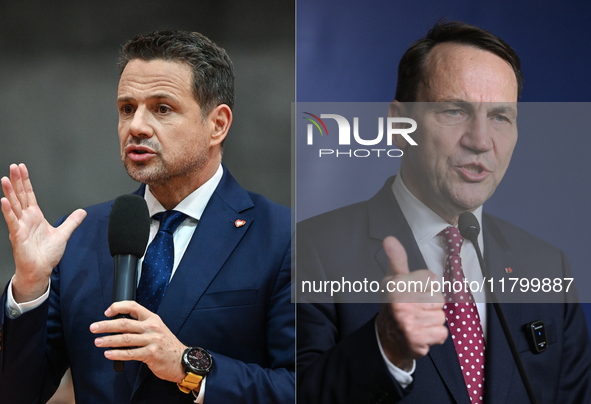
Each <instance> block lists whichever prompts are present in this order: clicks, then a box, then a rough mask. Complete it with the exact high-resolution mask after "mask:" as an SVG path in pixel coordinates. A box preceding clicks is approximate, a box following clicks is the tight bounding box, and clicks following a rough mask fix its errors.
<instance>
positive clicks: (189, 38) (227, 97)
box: [118, 30, 234, 117]
mask: <svg viewBox="0 0 591 404" xmlns="http://www.w3.org/2000/svg"><path fill="white" fill-rule="evenodd" d="M133 59H141V60H145V61H150V60H156V59H162V60H166V61H172V62H183V63H186V64H188V65H189V66H190V67H191V68H192V69H193V96H194V97H195V99H196V100H197V102H198V103H199V106H200V107H201V112H202V115H203V117H206V116H207V115H208V114H209V113H210V112H211V110H212V109H213V108H215V107H217V106H218V105H220V104H227V105H228V106H229V107H230V109H232V108H233V106H234V71H233V66H232V61H231V60H230V58H229V57H228V54H227V53H226V51H225V50H224V49H223V48H220V47H219V46H217V45H216V44H215V43H213V42H212V41H211V40H210V39H209V38H207V37H205V36H203V35H201V34H200V33H198V32H188V31H173V30H165V31H154V32H150V33H148V34H140V35H137V36H136V37H135V38H133V39H132V40H130V41H128V42H127V43H126V44H125V45H123V48H122V49H121V54H120V56H119V63H118V67H119V74H121V73H123V69H125V66H127V63H129V62H130V61H131V60H133Z"/></svg>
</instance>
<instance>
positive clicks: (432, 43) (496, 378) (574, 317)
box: [296, 23, 591, 404]
mask: <svg viewBox="0 0 591 404" xmlns="http://www.w3.org/2000/svg"><path fill="white" fill-rule="evenodd" d="M398 74H399V76H398V88H397V93H396V100H397V101H394V102H393V103H392V104H391V107H390V115H391V116H404V117H410V118H413V119H415V120H416V122H417V131H416V132H415V133H413V135H412V137H413V139H414V140H415V141H416V143H417V144H418V146H411V145H410V144H409V143H408V142H407V140H406V139H404V138H403V137H401V136H397V135H395V137H394V139H393V140H394V143H395V144H396V145H397V146H398V147H399V148H400V149H401V150H403V151H404V155H403V157H402V161H401V168H400V172H399V174H398V175H397V176H396V177H392V178H390V179H389V180H388V181H387V182H386V184H385V185H384V187H383V188H382V189H381V190H380V191H379V192H378V193H377V194H376V195H375V196H374V197H373V198H372V199H370V200H369V201H366V202H362V203H358V204H355V205H351V206H348V207H344V208H341V209H338V210H336V211H333V212H329V213H326V214H323V215H320V216H318V217H315V218H312V219H309V220H306V221H304V222H302V223H298V225H297V257H296V264H297V267H296V268H297V280H298V284H297V287H298V291H299V292H300V295H299V296H298V298H299V300H298V302H302V301H305V302H310V301H315V302H316V303H298V334H297V335H298V337H297V339H298V342H297V346H298V402H301V403H386V402H404V403H430V402H433V403H477V402H479V403H482V402H486V403H495V404H496V403H518V402H519V403H522V402H529V399H528V395H527V393H526V388H525V387H524V383H523V382H522V380H521V378H520V375H519V372H518V370H517V366H516V364H515V361H514V359H513V357H512V355H511V352H510V348H509V344H508V342H507V340H506V339H505V335H504V333H503V331H502V329H501V324H500V320H499V316H498V315H497V313H496V311H495V310H493V309H492V306H491V304H490V300H489V301H488V303H487V301H486V298H485V296H484V295H483V293H482V292H480V293H478V291H474V292H473V293H463V292H460V293H457V294H455V293H454V294H452V293H451V292H449V291H448V292H447V293H445V294H443V293H439V291H438V290H430V289H425V290H423V291H420V290H419V291H416V292H415V291H408V290H406V291H403V292H398V291H393V289H392V290H390V293H388V294H387V296H386V297H385V298H386V299H387V300H386V301H385V302H382V303H381V304H380V303H379V302H378V300H379V296H378V294H377V293H365V295H364V294H363V293H349V294H346V293H337V294H336V295H333V296H330V293H325V294H321V293H318V294H316V295H315V293H314V292H312V291H311V289H308V290H307V291H306V290H302V289H303V286H302V285H303V283H301V281H302V280H314V281H316V282H317V283H316V284H315V287H316V289H317V290H320V289H321V288H320V285H327V284H330V282H332V281H341V280H342V281H349V282H350V283H351V284H352V283H353V282H354V281H363V280H368V281H369V282H372V281H379V280H382V287H381V288H380V289H385V287H386V285H389V283H388V282H390V284H394V285H396V284H401V283H404V284H406V285H408V284H409V283H408V282H409V281H410V282H412V281H415V282H416V281H423V282H424V281H426V280H427V279H430V280H440V281H446V280H448V281H452V280H460V281H462V280H463V279H466V280H467V281H468V282H473V281H477V282H482V280H483V275H482V273H481V272H480V267H479V263H478V257H477V253H476V250H475V247H474V245H472V243H471V242H470V241H468V240H464V239H463V237H461V235H460V234H459V232H458V230H457V224H458V218H459V216H460V215H461V214H462V213H464V212H473V213H474V215H475V216H476V218H477V220H478V221H479V223H480V227H481V228H482V229H483V231H482V232H481V233H480V235H479V236H478V242H479V245H480V246H481V247H482V246H483V253H484V257H485V261H486V263H487V267H488V271H489V276H490V277H493V278H494V279H495V280H496V281H498V280H500V279H503V278H508V277H509V276H512V277H515V276H518V277H527V276H528V275H530V276H531V275H532V274H534V276H538V277H540V278H544V277H552V278H560V279H562V278H565V277H569V275H570V270H569V267H568V263H567V260H566V258H565V257H564V255H563V253H562V252H561V251H559V250H558V249H556V248H554V247H552V246H549V245H547V244H546V243H544V242H543V241H541V240H539V239H537V238H535V237H533V236H531V235H529V234H527V233H526V232H524V231H523V230H521V229H519V228H517V227H515V226H513V225H511V224H509V223H506V222H504V221H502V220H500V219H497V218H494V217H492V216H490V215H487V214H485V213H483V212H482V205H483V204H484V202H485V201H486V200H488V198H490V197H491V196H492V194H493V192H494V190H495V189H496V187H497V185H498V184H499V182H500V181H501V179H502V177H503V175H504V174H505V171H506V169H507V167H508V165H509V162H510V159H511V155H512V152H513V148H514V146H515V143H516V141H517V126H516V123H517V122H516V119H517V99H518V98H519V95H520V93H521V89H522V76H521V70H520V64H519V58H518V57H517V55H516V54H515V52H514V51H513V50H512V49H511V48H510V47H509V46H508V45H507V44H506V43H505V42H503V41H502V40H500V39H499V38H498V37H496V36H494V35H493V34H491V33H489V32H487V31H484V30H482V29H479V28H477V27H474V26H469V25H466V24H463V23H441V24H437V25H436V26H435V27H433V28H432V29H431V31H430V32H429V33H428V34H427V36H426V38H424V39H422V40H419V41H417V42H416V43H414V44H413V45H412V46H411V47H410V48H409V49H408V50H407V52H406V53H405V55H404V56H403V57H402V60H401V62H400V65H399V72H398ZM390 236H395V237H396V238H394V237H390ZM452 239H453V241H452ZM456 241H457V242H456ZM454 249H458V250H459V251H454ZM422 268H428V270H427V269H422ZM511 268H513V269H511ZM409 269H410V270H411V271H409ZM324 282H328V283H324ZM341 285H345V283H344V282H342V283H341ZM359 285H361V283H359ZM358 289H359V288H358ZM364 290H365V289H364ZM329 292H330V289H329ZM458 299H464V302H460V300H458ZM552 299H554V298H552ZM557 299H558V300H559V301H561V303H551V304H548V303H546V304H525V303H524V304H505V303H503V304H501V306H502V307H503V309H504V313H505V317H506V318H507V323H508V325H509V329H510V331H511V334H512V335H513V338H514V339H515V343H516V347H517V351H518V352H519V354H520V357H521V359H522V361H523V364H524V367H525V370H526V372H527V374H528V375H529V380H530V382H531V384H532V387H533V391H534V392H535V395H536V397H537V400H538V402H549V403H554V402H561V403H562V402H569V403H589V402H591V387H590V386H591V346H590V343H589V336H588V333H587V327H586V324H585V319H584V316H583V312H582V309H581V306H580V305H579V304H576V303H568V301H569V299H570V296H567V295H565V294H562V293H559V294H558V297H557ZM354 301H357V302H361V303H354V304H353V303H351V302H354ZM537 320H541V321H543V322H544V325H545V328H546V334H547V342H548V348H547V350H546V351H544V352H541V353H534V352H533V351H534V347H532V346H531V344H530V343H529V341H528V339H527V338H526V334H525V332H524V329H523V326H524V325H525V324H528V323H530V322H532V321H537ZM460 322H461V323H462V324H461V325H460V324H459V323H460Z"/></svg>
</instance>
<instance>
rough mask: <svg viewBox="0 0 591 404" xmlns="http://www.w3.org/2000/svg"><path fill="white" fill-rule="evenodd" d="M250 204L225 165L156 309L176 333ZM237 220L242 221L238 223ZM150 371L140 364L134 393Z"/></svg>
mask: <svg viewBox="0 0 591 404" xmlns="http://www.w3.org/2000/svg"><path fill="white" fill-rule="evenodd" d="M253 206H254V204H253V202H252V200H251V198H250V196H249V195H248V193H247V192H246V191H245V190H244V189H242V188H241V187H240V186H239V185H238V183H236V181H235V180H234V178H232V176H231V175H230V173H229V172H228V171H227V169H226V168H225V167H224V176H223V177H222V180H221V181H220V184H219V185H218V187H217V188H216V190H215V192H214V193H213V195H212V196H211V198H210V200H209V202H208V203H207V206H206V207H205V210H204V211H203V215H202V216H201V220H199V224H198V225H197V228H196V229H195V233H194V234H193V237H192V238H191V241H190V242H189V245H188V247H187V250H186V251H185V254H184V255H183V258H182V259H181V262H180V263H179V266H178V268H177V269H176V271H175V273H174V276H173V277H172V279H171V281H170V284H169V285H168V287H167V288H166V292H165V294H164V298H163V299H162V303H161V304H160V307H159V309H158V315H159V316H160V318H161V319H162V321H163V322H164V324H166V325H167V327H168V328H169V329H170V331H171V332H172V333H173V334H175V335H178V333H179V330H180V329H181V328H182V326H183V324H184V323H185V322H186V320H187V318H188V317H189V315H190V314H191V311H192V310H193V308H194V307H195V305H196V304H197V303H198V301H199V299H200V298H201V296H202V295H203V293H204V292H205V290H206V289H207V288H208V286H209V285H210V284H211V282H212V281H213V279H214V278H215V277H216V275H217V274H218V272H219V271H220V269H221V268H222V266H223V265H224V263H225V262H226V260H227V259H228V257H229V256H230V254H231V253H232V251H234V249H235V248H236V246H237V245H238V243H239V242H240V240H241V239H242V237H244V235H245V234H246V232H247V231H248V229H249V227H250V225H251V224H252V222H253V217H252V216H251V215H250V214H249V213H250V212H249V209H250V208H252V207H253ZM237 220H242V221H244V222H245V224H243V225H240V226H237V225H236V221H237ZM149 373H150V370H149V368H148V367H147V366H146V365H145V364H143V363H142V364H140V370H139V374H138V375H137V379H136V380H135V387H134V393H135V391H136V390H137V389H138V387H139V386H140V384H141V383H142V382H143V381H144V379H145V378H146V376H147V375H148V374H149Z"/></svg>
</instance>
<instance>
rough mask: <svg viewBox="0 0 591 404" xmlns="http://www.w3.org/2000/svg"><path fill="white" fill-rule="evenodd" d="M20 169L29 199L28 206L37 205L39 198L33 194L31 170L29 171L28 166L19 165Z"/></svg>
mask: <svg viewBox="0 0 591 404" xmlns="http://www.w3.org/2000/svg"><path fill="white" fill-rule="evenodd" d="M18 168H19V169H20V172H21V180H22V185H23V190H24V192H25V197H26V198H27V206H34V205H37V198H36V197H35V193H34V192H33V185H32V184H31V179H30V178H29V170H27V166H26V165H24V164H19V166H18Z"/></svg>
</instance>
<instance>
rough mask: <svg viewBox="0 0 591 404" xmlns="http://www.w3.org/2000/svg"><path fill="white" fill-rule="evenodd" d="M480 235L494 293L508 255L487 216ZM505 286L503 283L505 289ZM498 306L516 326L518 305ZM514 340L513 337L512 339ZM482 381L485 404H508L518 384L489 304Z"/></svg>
mask: <svg viewBox="0 0 591 404" xmlns="http://www.w3.org/2000/svg"><path fill="white" fill-rule="evenodd" d="M483 232H484V233H483V237H484V256H485V261H486V265H487V270H488V276H489V278H492V279H494V282H495V285H494V287H495V291H498V289H497V288H498V286H499V282H498V280H499V279H501V278H504V277H505V275H506V273H505V268H507V267H509V266H510V265H511V262H510V258H511V251H510V248H509V244H508V242H507V241H506V239H505V237H504V236H503V235H502V233H501V232H500V230H499V229H498V227H497V226H496V224H495V223H494V221H493V219H492V218H491V217H490V216H488V215H483ZM507 285H508V283H507V281H506V282H505V287H507ZM501 306H502V308H503V314H504V315H505V318H506V319H507V322H508V323H509V324H519V321H520V317H521V305H519V304H512V305H507V304H501ZM515 337H516V336H515V335H514V336H513V338H515ZM485 377H486V384H485V393H484V394H485V400H484V401H485V402H488V403H510V402H511V399H510V391H511V387H512V385H513V384H514V383H519V382H520V381H521V379H520V376H519V373H518V372H517V368H516V365H515V362H514V359H513V356H512V355H511V350H510V349H509V344H508V343H507V339H506V338H505V334H504V333H503V329H502V327H501V324H500V322H499V318H498V316H497V313H496V311H495V309H494V307H493V305H492V303H489V304H487V340H486V365H485Z"/></svg>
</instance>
